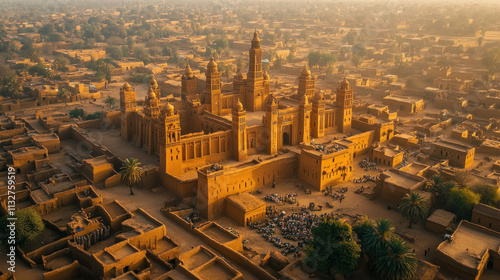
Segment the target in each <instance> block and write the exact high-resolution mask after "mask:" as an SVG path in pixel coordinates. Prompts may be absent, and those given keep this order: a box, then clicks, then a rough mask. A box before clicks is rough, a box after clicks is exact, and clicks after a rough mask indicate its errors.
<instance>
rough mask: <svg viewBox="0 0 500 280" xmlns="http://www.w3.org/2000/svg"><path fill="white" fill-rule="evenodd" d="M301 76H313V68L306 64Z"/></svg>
mask: <svg viewBox="0 0 500 280" xmlns="http://www.w3.org/2000/svg"><path fill="white" fill-rule="evenodd" d="M300 75H301V76H303V77H310V76H311V70H309V66H308V65H307V63H306V65H304V68H303V69H302V72H301V73H300Z"/></svg>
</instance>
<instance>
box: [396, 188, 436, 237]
mask: <svg viewBox="0 0 500 280" xmlns="http://www.w3.org/2000/svg"><path fill="white" fill-rule="evenodd" d="M399 211H400V212H401V214H402V215H403V217H405V218H407V219H408V220H410V225H409V226H408V227H409V228H411V225H412V224H413V223H414V222H418V221H420V220H423V219H425V218H427V214H428V211H429V209H428V207H427V200H425V199H424V198H423V197H422V196H421V195H420V194H418V193H416V192H411V193H407V194H406V195H405V196H404V197H403V198H402V199H401V204H400V205H399Z"/></svg>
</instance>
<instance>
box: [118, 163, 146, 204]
mask: <svg viewBox="0 0 500 280" xmlns="http://www.w3.org/2000/svg"><path fill="white" fill-rule="evenodd" d="M140 165H141V163H140V162H139V160H137V159H135V158H127V159H125V162H124V163H123V166H122V168H121V169H120V174H121V179H122V182H124V183H125V184H127V185H128V187H129V189H130V195H134V191H132V185H134V184H137V183H139V182H141V180H142V173H143V171H142V168H141V167H140Z"/></svg>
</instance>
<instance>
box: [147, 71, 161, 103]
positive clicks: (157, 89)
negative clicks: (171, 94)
mask: <svg viewBox="0 0 500 280" xmlns="http://www.w3.org/2000/svg"><path fill="white" fill-rule="evenodd" d="M149 87H150V88H152V89H153V92H154V93H155V95H156V96H157V97H158V98H160V96H161V93H160V87H159V86H158V82H156V79H155V77H154V76H153V77H152V78H151V80H150V81H149Z"/></svg>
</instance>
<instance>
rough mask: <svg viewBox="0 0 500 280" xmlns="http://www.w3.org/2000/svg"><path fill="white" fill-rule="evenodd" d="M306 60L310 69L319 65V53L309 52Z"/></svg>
mask: <svg viewBox="0 0 500 280" xmlns="http://www.w3.org/2000/svg"><path fill="white" fill-rule="evenodd" d="M307 60H308V63H309V65H310V66H311V67H314V66H319V63H320V61H321V53H320V52H318V51H316V52H310V53H309V54H308V55H307Z"/></svg>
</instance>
